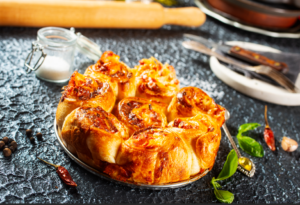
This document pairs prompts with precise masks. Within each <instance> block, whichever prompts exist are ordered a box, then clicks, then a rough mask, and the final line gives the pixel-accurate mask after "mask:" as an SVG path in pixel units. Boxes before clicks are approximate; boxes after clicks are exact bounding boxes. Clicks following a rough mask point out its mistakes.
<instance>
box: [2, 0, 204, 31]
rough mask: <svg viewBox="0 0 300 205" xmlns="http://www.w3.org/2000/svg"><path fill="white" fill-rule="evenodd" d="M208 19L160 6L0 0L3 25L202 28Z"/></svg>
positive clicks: (194, 12)
mask: <svg viewBox="0 0 300 205" xmlns="http://www.w3.org/2000/svg"><path fill="white" fill-rule="evenodd" d="M205 19H206V16H205V14H204V13H203V12H202V11H201V10H200V9H198V8H196V7H184V8H164V7H163V6H161V5H160V4H159V3H149V4H145V3H141V2H132V3H126V2H117V1H115V2H114V1H66V0H61V1H56V0H55V1H49V0H40V1H36V0H0V26H31V27H44V26H58V27H81V28H146V29H156V28H159V27H161V26H163V25H164V24H173V25H180V26H192V27H196V26H201V25H202V24H203V23H204V22H205Z"/></svg>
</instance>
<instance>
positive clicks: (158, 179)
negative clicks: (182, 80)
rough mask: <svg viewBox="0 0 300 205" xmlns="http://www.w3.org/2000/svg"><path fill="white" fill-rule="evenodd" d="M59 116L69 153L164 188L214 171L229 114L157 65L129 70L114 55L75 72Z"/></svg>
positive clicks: (147, 63)
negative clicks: (226, 116) (222, 131)
mask: <svg viewBox="0 0 300 205" xmlns="http://www.w3.org/2000/svg"><path fill="white" fill-rule="evenodd" d="M63 89H64V91H63V93H62V96H61V99H60V101H59V104H58V107H57V113H56V122H57V128H58V133H59V135H60V136H61V138H62V141H63V143H64V145H65V146H66V147H67V148H68V150H69V151H70V152H71V153H72V154H74V155H76V156H77V157H78V158H79V159H80V160H82V161H84V162H85V163H87V164H88V165H90V166H92V167H94V168H96V169H98V170H100V171H102V172H104V173H106V174H108V175H109V176H110V177H112V178H115V179H117V180H122V181H130V182H133V183H143V184H166V183H171V182H178V181H182V180H187V179H189V178H191V177H193V176H194V175H197V174H201V173H204V172H205V171H206V170H211V169H212V167H213V165H214V162H215V158H216V155H217V152H218V149H219V145H220V139H221V131H220V127H221V126H222V124H223V123H224V113H225V109H224V108H223V107H221V106H220V105H218V104H216V103H215V102H214V100H213V99H212V98H210V97H209V96H208V95H207V94H206V93H205V92H203V91H202V90H201V89H199V88H196V87H184V88H181V89H180V88H179V81H178V79H177V78H176V73H175V69H174V67H173V66H171V65H168V64H164V65H163V64H162V63H160V62H159V61H158V60H157V59H155V58H153V57H152V58H150V59H142V60H140V62H139V65H137V66H135V67H134V68H133V69H131V68H129V67H128V66H127V65H126V64H124V63H123V62H120V57H119V56H118V55H116V54H114V53H113V52H111V51H106V52H104V53H103V55H102V57H101V58H100V60H99V61H98V62H97V63H96V64H95V65H92V66H90V67H88V68H87V69H86V71H85V73H84V74H83V75H82V74H80V73H78V72H77V71H75V72H74V73H73V75H72V76H71V79H70V81H69V84H68V85H67V86H65V87H64V88H63Z"/></svg>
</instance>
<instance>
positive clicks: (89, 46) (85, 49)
mask: <svg viewBox="0 0 300 205" xmlns="http://www.w3.org/2000/svg"><path fill="white" fill-rule="evenodd" d="M70 31H71V32H73V33H75V29H74V28H73V27H72V28H71V29H70ZM76 36H77V44H76V46H77V48H78V50H79V51H80V52H81V53H82V54H84V55H86V56H87V57H89V58H90V59H92V60H94V61H98V60H99V59H100V57H101V55H102V52H101V51H100V46H98V45H97V44H96V43H94V42H93V41H91V40H90V39H89V38H87V37H85V36H84V35H82V34H81V33H80V32H77V33H76Z"/></svg>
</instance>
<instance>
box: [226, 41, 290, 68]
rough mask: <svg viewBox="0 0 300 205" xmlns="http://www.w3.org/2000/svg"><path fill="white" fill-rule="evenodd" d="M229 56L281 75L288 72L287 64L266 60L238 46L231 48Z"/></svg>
mask: <svg viewBox="0 0 300 205" xmlns="http://www.w3.org/2000/svg"><path fill="white" fill-rule="evenodd" d="M230 54H231V55H233V56H236V57H238V58H240V59H243V60H245V61H248V62H249V63H253V64H259V65H266V66H269V67H271V68H274V69H275V70H277V71H281V72H283V73H287V71H288V66H287V64H285V63H283V62H278V61H274V60H272V59H269V58H267V57H266V56H263V55H260V54H258V53H255V52H252V51H249V50H245V49H243V48H241V47H239V46H233V47H231V49H230Z"/></svg>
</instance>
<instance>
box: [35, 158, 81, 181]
mask: <svg viewBox="0 0 300 205" xmlns="http://www.w3.org/2000/svg"><path fill="white" fill-rule="evenodd" d="M38 159H39V160H42V161H43V162H45V163H47V164H50V165H52V166H54V167H55V169H56V172H57V174H58V176H59V177H60V178H61V179H62V180H63V182H64V183H65V184H67V185H69V186H73V187H74V186H77V184H76V183H75V182H74V181H73V179H72V177H71V175H70V173H69V172H68V170H67V169H66V168H64V167H63V166H60V165H56V164H52V163H50V162H47V161H45V160H43V159H41V158H39V157H38Z"/></svg>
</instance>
